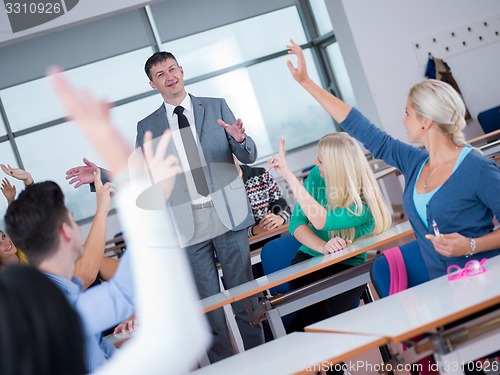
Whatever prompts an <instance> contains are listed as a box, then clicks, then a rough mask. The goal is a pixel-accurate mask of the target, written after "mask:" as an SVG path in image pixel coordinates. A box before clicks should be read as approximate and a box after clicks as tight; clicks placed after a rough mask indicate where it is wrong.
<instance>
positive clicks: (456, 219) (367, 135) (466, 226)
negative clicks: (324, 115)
mask: <svg viewBox="0 0 500 375" xmlns="http://www.w3.org/2000/svg"><path fill="white" fill-rule="evenodd" d="M341 126H342V127H343V128H344V129H345V131H346V132H347V133H349V134H350V135H351V136H353V137H354V138H356V139H357V140H359V141H361V142H362V143H363V145H364V146H365V147H366V148H367V149H368V150H370V152H371V153H372V155H373V156H374V157H375V158H378V159H383V160H384V161H385V162H386V163H387V164H390V165H392V166H394V167H396V168H398V169H399V170H400V171H401V172H402V173H403V175H404V177H405V188H404V192H403V208H404V211H405V213H406V215H407V216H408V219H409V220H410V223H411V225H412V227H413V230H414V231H415V236H416V238H417V241H418V244H419V247H420V251H421V252H422V256H423V258H424V261H425V263H426V266H427V268H428V270H429V276H430V278H431V279H433V278H436V277H439V276H441V275H444V274H446V269H447V268H448V266H449V265H451V264H457V265H459V266H461V267H462V266H463V265H464V264H465V263H466V262H467V261H468V260H471V259H482V258H491V257H493V256H496V255H500V248H499V249H496V250H491V251H485V252H481V253H479V254H475V255H473V256H472V257H470V258H466V257H465V256H459V257H446V256H443V255H441V254H439V253H438V252H437V251H435V250H434V247H433V245H432V242H431V241H430V240H428V239H426V238H425V235H426V234H433V230H432V228H431V227H430V228H428V227H427V224H426V223H424V222H423V221H422V220H421V219H420V217H419V215H418V213H417V211H416V208H415V204H414V201H413V192H414V189H415V184H416V182H417V177H418V173H419V170H420V168H421V166H422V165H423V164H424V163H425V162H426V161H427V160H428V158H429V153H428V152H427V150H425V149H418V148H416V147H413V146H411V145H409V144H406V143H404V142H401V141H399V140H397V139H395V138H393V137H391V136H390V135H389V134H387V133H385V132H384V131H382V130H381V129H379V128H377V127H376V126H375V125H373V124H372V123H371V122H370V120H368V119H367V118H366V117H364V116H363V114H361V112H359V111H358V110H357V109H355V108H353V109H352V110H351V111H350V113H349V115H348V116H347V118H346V119H345V120H344V121H343V122H342V123H341ZM493 215H496V216H497V218H500V169H499V168H498V167H497V166H496V165H495V163H494V162H493V161H492V160H490V159H488V158H486V157H484V156H482V155H481V154H479V153H478V152H474V151H472V152H469V153H468V154H467V156H465V158H464V160H463V162H462V163H461V164H460V165H459V166H458V167H457V169H456V170H455V171H454V172H453V173H452V175H451V176H450V178H449V179H448V180H446V182H445V183H444V184H443V185H442V186H441V188H440V189H439V190H437V191H436V193H435V194H434V196H433V197H432V198H431V199H430V200H429V203H428V204H427V222H428V223H430V222H432V220H435V221H436V223H438V226H439V230H440V232H441V233H455V232H457V233H460V234H461V235H463V236H465V237H469V238H477V237H481V236H483V235H486V234H488V233H490V232H491V231H492V230H493Z"/></svg>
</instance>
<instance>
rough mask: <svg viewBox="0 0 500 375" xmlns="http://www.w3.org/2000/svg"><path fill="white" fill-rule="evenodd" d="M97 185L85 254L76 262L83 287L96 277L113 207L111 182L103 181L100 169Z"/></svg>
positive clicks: (95, 176) (76, 270)
mask: <svg viewBox="0 0 500 375" xmlns="http://www.w3.org/2000/svg"><path fill="white" fill-rule="evenodd" d="M94 178H95V186H96V199H97V209H96V213H95V215H94V220H93V221H92V226H91V228H90V231H89V234H88V236H87V239H86V240H85V243H84V244H83V256H82V257H81V258H80V259H79V260H78V261H77V262H76V264H75V271H74V274H75V276H78V277H79V278H81V279H82V280H83V288H84V290H85V289H87V288H88V287H89V286H90V285H91V284H92V283H93V282H94V280H95V279H96V277H97V273H98V272H99V267H100V265H101V261H102V260H103V256H104V246H105V243H106V221H107V219H108V213H109V210H110V208H111V195H112V193H113V189H112V186H111V184H110V183H109V182H107V183H106V184H105V185H103V184H102V182H101V174H100V171H99V170H97V172H96V173H95V174H94Z"/></svg>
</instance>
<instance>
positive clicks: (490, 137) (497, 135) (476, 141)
mask: <svg viewBox="0 0 500 375" xmlns="http://www.w3.org/2000/svg"><path fill="white" fill-rule="evenodd" d="M498 139H500V129H499V130H495V131H493V132H491V133H486V134H483V135H481V136H479V137H476V138H472V139H469V140H468V141H467V142H468V143H470V144H471V145H472V146H474V147H478V145H480V144H483V143H488V142H491V141H496V140H498Z"/></svg>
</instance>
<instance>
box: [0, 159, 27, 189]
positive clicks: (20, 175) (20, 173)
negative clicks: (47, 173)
mask: <svg viewBox="0 0 500 375" xmlns="http://www.w3.org/2000/svg"><path fill="white" fill-rule="evenodd" d="M0 167H1V168H2V171H4V172H5V174H8V175H9V176H12V177H14V178H16V179H18V180H21V181H24V184H25V185H31V184H32V183H33V178H32V177H31V174H30V173H29V172H27V171H25V170H24V169H21V168H13V167H11V166H10V164H7V165H5V164H0Z"/></svg>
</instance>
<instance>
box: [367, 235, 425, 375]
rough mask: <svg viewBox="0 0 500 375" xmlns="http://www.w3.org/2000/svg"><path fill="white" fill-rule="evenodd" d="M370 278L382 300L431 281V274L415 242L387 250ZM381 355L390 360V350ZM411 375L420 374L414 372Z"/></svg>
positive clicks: (375, 263) (375, 262)
mask: <svg viewBox="0 0 500 375" xmlns="http://www.w3.org/2000/svg"><path fill="white" fill-rule="evenodd" d="M370 277H371V279H372V283H373V286H374V287H375V290H376V291H377V294H378V295H379V297H380V298H384V297H387V296H389V295H391V294H395V293H397V292H400V291H402V290H405V289H408V288H411V287H413V286H417V285H419V284H422V283H424V282H426V281H429V272H428V271H427V267H426V266H425V263H424V259H423V258H422V254H421V253H420V249H419V247H418V242H417V241H416V240H414V241H412V242H409V243H407V244H405V245H403V246H401V247H393V248H391V249H388V250H385V251H384V252H383V253H382V254H381V255H379V256H378V257H377V258H376V259H375V260H374V261H373V263H372V267H371V269H370ZM381 353H382V358H383V359H384V362H386V361H387V360H388V359H389V358H390V354H389V352H388V350H387V349H386V348H381ZM422 365H423V366H427V362H426V361H423V363H422ZM423 368H425V367H423ZM410 373H411V374H412V375H417V374H418V372H417V371H414V370H412V371H410ZM424 374H425V373H424Z"/></svg>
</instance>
